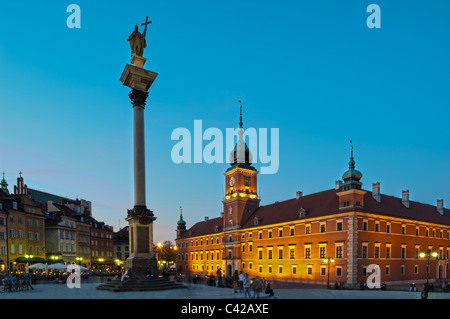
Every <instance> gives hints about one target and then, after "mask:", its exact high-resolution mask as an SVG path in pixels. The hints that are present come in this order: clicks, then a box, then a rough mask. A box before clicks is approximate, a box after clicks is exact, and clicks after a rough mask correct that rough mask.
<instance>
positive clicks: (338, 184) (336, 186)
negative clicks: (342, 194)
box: [334, 180, 342, 191]
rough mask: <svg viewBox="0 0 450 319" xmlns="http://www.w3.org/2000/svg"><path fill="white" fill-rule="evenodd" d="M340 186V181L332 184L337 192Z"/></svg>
mask: <svg viewBox="0 0 450 319" xmlns="http://www.w3.org/2000/svg"><path fill="white" fill-rule="evenodd" d="M341 185H342V181H340V180H337V181H336V182H334V189H335V190H337V191H338V190H339V189H340V188H341Z"/></svg>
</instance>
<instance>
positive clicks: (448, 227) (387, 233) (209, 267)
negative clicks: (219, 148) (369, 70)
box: [176, 118, 450, 286]
mask: <svg viewBox="0 0 450 319" xmlns="http://www.w3.org/2000/svg"><path fill="white" fill-rule="evenodd" d="M242 135H243V128H242V118H241V121H240V129H239V138H238V142H237V144H236V146H235V148H234V150H233V151H232V153H231V154H230V163H231V166H230V167H229V168H228V169H227V170H226V171H225V173H224V176H225V196H224V200H223V212H222V213H221V215H220V217H216V218H211V219H209V218H205V220H203V221H200V222H197V223H195V224H194V225H193V226H192V227H190V228H187V227H186V224H187V223H186V221H185V220H184V219H183V216H182V215H181V216H180V220H179V221H178V224H177V238H176V243H177V247H178V249H179V255H178V261H177V269H178V271H179V272H180V273H185V272H190V273H196V274H204V275H216V274H217V271H218V270H219V269H220V270H221V273H222V274H224V275H225V276H228V277H229V276H231V275H232V274H233V273H234V272H235V271H236V270H237V271H243V272H244V273H245V272H246V273H248V274H249V275H250V276H251V277H254V276H260V277H264V278H272V279H277V280H289V281H299V282H306V283H318V284H327V283H330V282H331V283H332V284H335V283H343V284H345V285H347V286H356V285H358V284H359V283H360V282H367V279H368V276H369V275H371V274H372V273H373V268H374V265H375V268H377V269H378V270H377V271H379V273H380V276H381V277H380V280H381V282H386V283H389V284H405V283H412V282H415V283H420V282H425V281H426V280H427V277H429V279H430V280H432V281H433V282H434V281H436V280H437V281H446V280H447V278H448V276H449V258H450V210H448V209H445V208H444V207H443V200H438V201H437V205H436V206H434V205H429V204H423V203H419V202H416V201H411V200H410V199H409V191H408V190H406V191H403V192H402V197H401V198H400V197H394V196H388V195H384V194H382V193H381V191H380V189H381V186H380V183H379V182H377V183H373V184H372V189H371V190H367V189H364V188H363V187H362V186H363V184H362V182H361V179H362V173H361V172H359V171H358V170H356V168H355V165H356V163H355V160H354V156H353V146H352V148H351V154H350V161H349V164H348V170H347V171H345V173H344V174H343V176H342V181H341V180H339V181H336V182H335V187H334V188H332V189H327V190H324V191H321V192H317V193H313V194H308V195H305V194H302V192H297V193H296V196H295V197H294V198H292V199H289V200H285V201H279V202H275V203H273V204H270V205H264V206H261V205H260V199H259V196H258V194H257V175H258V171H257V170H256V168H255V167H253V166H252V161H251V157H252V156H251V153H250V151H249V149H248V147H247V145H246V144H245V142H244V140H243V139H242Z"/></svg>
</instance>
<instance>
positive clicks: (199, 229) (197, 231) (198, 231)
mask: <svg viewBox="0 0 450 319" xmlns="http://www.w3.org/2000/svg"><path fill="white" fill-rule="evenodd" d="M222 225H223V221H222V217H216V218H212V219H208V220H204V221H201V222H198V223H196V224H194V225H193V226H192V227H191V228H189V229H188V230H187V231H186V232H185V233H184V234H183V235H182V236H181V238H189V237H197V236H203V235H208V234H217V233H218V232H221V231H222ZM216 226H218V227H219V228H218V232H217V231H216Z"/></svg>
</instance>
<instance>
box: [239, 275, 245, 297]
mask: <svg viewBox="0 0 450 319" xmlns="http://www.w3.org/2000/svg"><path fill="white" fill-rule="evenodd" d="M244 279H245V276H244V274H243V273H242V270H241V271H240V273H239V292H240V293H243V292H244Z"/></svg>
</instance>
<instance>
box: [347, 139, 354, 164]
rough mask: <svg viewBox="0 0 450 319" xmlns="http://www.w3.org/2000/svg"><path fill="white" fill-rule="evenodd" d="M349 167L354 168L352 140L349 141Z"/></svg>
mask: <svg viewBox="0 0 450 319" xmlns="http://www.w3.org/2000/svg"><path fill="white" fill-rule="evenodd" d="M348 168H349V169H355V160H354V158H353V142H352V141H350V162H349V163H348Z"/></svg>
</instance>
